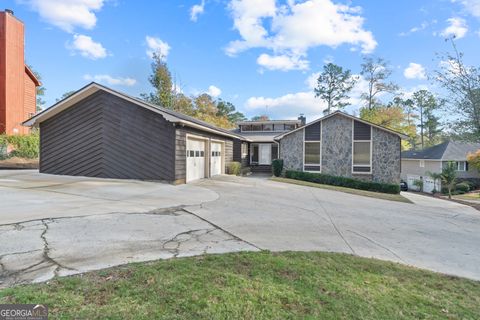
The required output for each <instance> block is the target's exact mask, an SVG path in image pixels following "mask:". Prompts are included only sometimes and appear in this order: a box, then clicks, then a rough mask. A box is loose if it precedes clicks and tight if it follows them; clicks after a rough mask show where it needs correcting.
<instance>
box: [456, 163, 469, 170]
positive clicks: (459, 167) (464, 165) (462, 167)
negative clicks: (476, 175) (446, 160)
mask: <svg viewBox="0 0 480 320" xmlns="http://www.w3.org/2000/svg"><path fill="white" fill-rule="evenodd" d="M456 165H457V171H467V162H466V161H457V162H456Z"/></svg>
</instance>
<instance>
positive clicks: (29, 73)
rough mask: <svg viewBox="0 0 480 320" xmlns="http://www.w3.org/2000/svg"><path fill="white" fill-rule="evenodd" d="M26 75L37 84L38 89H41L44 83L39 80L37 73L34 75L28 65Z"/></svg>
mask: <svg viewBox="0 0 480 320" xmlns="http://www.w3.org/2000/svg"><path fill="white" fill-rule="evenodd" d="M25 73H26V74H27V75H28V76H29V77H30V79H32V81H33V83H35V86H36V87H40V86H41V85H42V83H41V82H40V80H38V78H37V77H36V76H35V73H33V71H32V69H30V68H29V67H28V66H27V65H25Z"/></svg>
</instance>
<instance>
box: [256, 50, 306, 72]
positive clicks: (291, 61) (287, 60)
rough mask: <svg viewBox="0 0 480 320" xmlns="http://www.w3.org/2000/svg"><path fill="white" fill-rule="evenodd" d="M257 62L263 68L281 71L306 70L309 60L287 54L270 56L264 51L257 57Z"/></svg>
mask: <svg viewBox="0 0 480 320" xmlns="http://www.w3.org/2000/svg"><path fill="white" fill-rule="evenodd" d="M257 63H258V64H259V65H260V66H261V67H263V68H265V69H268V70H281V71H288V70H306V69H308V65H309V61H308V60H304V59H302V58H301V57H295V56H289V55H278V56H271V55H269V54H266V53H262V54H261V55H260V56H259V57H258V59H257Z"/></svg>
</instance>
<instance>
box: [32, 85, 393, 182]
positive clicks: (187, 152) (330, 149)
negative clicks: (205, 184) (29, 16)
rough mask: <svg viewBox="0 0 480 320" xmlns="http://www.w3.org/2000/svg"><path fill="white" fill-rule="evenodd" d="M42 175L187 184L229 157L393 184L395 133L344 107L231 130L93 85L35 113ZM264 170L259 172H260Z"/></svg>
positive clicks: (221, 168) (221, 167) (219, 168)
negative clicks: (323, 114) (311, 116)
mask: <svg viewBox="0 0 480 320" xmlns="http://www.w3.org/2000/svg"><path fill="white" fill-rule="evenodd" d="M24 125H26V126H29V127H39V128H40V172H42V173H50V174H60V175H73V176H90V177H103V178H123V179H142V180H162V181H169V182H172V183H176V184H178V183H185V182H191V181H195V180H198V179H202V178H206V177H213V176H215V175H219V174H223V173H225V172H226V171H227V167H228V165H229V163H231V162H232V161H238V162H241V163H242V165H243V166H244V167H245V166H251V167H252V168H254V169H255V168H256V169H259V170H261V169H262V168H263V169H264V168H267V170H268V172H271V163H272V160H273V159H276V158H283V159H284V161H285V168H287V169H293V170H301V171H310V172H323V173H328V174H332V175H338V176H346V177H355V178H361V179H366V180H371V181H378V182H388V183H398V182H399V179H400V139H401V138H402V135H401V134H399V133H397V132H394V131H391V130H389V129H386V128H382V127H380V126H377V125H374V124H372V123H369V122H366V121H363V120H361V119H358V118H356V117H353V116H350V115H347V114H345V113H342V112H335V113H332V114H330V115H328V116H326V117H323V118H321V119H318V120H315V121H313V122H311V123H309V124H305V118H304V117H300V118H299V119H298V120H283V121H280V120H277V121H244V122H240V123H239V124H238V125H239V128H238V129H237V130H234V131H229V130H225V129H221V128H217V127H215V126H213V125H211V124H208V123H205V122H203V121H200V120H197V119H195V118H192V117H189V116H186V115H183V114H181V113H178V112H174V111H172V110H169V109H165V108H162V107H159V106H156V105H152V104H149V103H147V102H145V101H143V100H140V99H137V98H134V97H131V96H128V95H126V94H123V93H120V92H118V91H115V90H112V89H110V88H107V87H105V86H103V85H100V84H97V83H91V84H89V85H87V86H85V87H84V88H82V89H80V90H78V91H77V92H75V93H74V94H73V95H71V96H69V97H68V98H66V99H64V100H62V101H59V102H57V103H56V104H55V105H53V106H52V107H50V108H48V109H46V110H45V111H43V112H41V113H38V114H36V115H35V116H33V117H32V118H30V119H29V120H27V121H25V123H24ZM264 170H265V169H264Z"/></svg>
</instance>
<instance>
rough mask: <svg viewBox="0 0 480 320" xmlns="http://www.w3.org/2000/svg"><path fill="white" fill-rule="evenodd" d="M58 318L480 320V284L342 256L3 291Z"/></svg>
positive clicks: (117, 274) (168, 265) (242, 258)
mask: <svg viewBox="0 0 480 320" xmlns="http://www.w3.org/2000/svg"><path fill="white" fill-rule="evenodd" d="M0 303H44V304H47V305H48V306H49V309H50V316H51V317H50V318H51V319H73V318H77V319H78V318H80V319H82V318H84V319H297V318H302V319H318V318H321V319H478V318H479V317H480V282H476V281H472V280H467V279H463V278H456V277H451V276H445V275H442V274H437V273H433V272H429V271H424V270H420V269H415V268H411V267H406V266H403V265H400V264H395V263H390V262H384V261H380V260H374V259H366V258H359V257H355V256H351V255H346V254H338V253H320V252H310V253H294V252H284V253H270V252H266V251H264V252H256V253H252V252H250V253H233V254H225V255H206V256H200V257H192V258H180V259H171V260H161V261H157V262H151V263H135V264H130V265H126V266H122V267H116V268H111V269H107V270H103V271H98V272H91V273H87V274H84V275H81V276H72V277H67V278H56V279H54V280H51V281H50V282H49V283H46V284H34V285H25V286H19V287H15V288H9V289H4V290H2V291H0Z"/></svg>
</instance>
